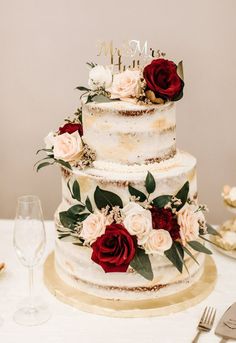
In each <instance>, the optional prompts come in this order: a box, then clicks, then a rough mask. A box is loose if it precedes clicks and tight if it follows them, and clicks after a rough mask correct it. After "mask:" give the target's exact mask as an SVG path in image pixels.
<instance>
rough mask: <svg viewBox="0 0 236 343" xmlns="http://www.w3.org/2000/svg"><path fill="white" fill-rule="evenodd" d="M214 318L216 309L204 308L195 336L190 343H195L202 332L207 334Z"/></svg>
mask: <svg viewBox="0 0 236 343" xmlns="http://www.w3.org/2000/svg"><path fill="white" fill-rule="evenodd" d="M215 316H216V309H215V308H214V307H206V308H205V310H204V312H203V314H202V317H201V319H200V321H199V323H198V326H197V330H198V332H197V334H196V336H195V337H194V339H193V341H192V343H197V342H198V339H199V336H200V335H201V333H202V332H209V331H210V330H211V328H212V326H213V323H214V320H215Z"/></svg>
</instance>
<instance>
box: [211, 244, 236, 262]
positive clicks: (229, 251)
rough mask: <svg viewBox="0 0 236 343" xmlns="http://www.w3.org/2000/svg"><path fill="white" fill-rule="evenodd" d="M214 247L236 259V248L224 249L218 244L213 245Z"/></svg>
mask: <svg viewBox="0 0 236 343" xmlns="http://www.w3.org/2000/svg"><path fill="white" fill-rule="evenodd" d="M213 247H214V249H216V250H217V251H219V252H220V253H221V254H224V255H226V256H228V257H231V258H234V259H236V250H225V249H222V248H220V247H217V246H216V245H213Z"/></svg>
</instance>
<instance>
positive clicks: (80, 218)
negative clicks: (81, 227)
mask: <svg viewBox="0 0 236 343" xmlns="http://www.w3.org/2000/svg"><path fill="white" fill-rule="evenodd" d="M90 214H91V213H87V212H86V213H80V214H79V215H78V216H77V221H78V222H83V221H84V220H85V219H86V218H87V217H88V216H89V215H90Z"/></svg>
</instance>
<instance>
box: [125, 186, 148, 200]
mask: <svg viewBox="0 0 236 343" xmlns="http://www.w3.org/2000/svg"><path fill="white" fill-rule="evenodd" d="M128 188H129V193H130V194H131V195H133V196H135V197H137V198H138V197H139V201H140V202H143V201H145V200H146V199H147V197H146V195H145V194H144V193H143V192H141V191H139V190H138V189H136V188H134V187H132V186H131V185H129V186H128Z"/></svg>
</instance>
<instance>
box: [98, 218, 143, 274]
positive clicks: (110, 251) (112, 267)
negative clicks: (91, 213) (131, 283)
mask: <svg viewBox="0 0 236 343" xmlns="http://www.w3.org/2000/svg"><path fill="white" fill-rule="evenodd" d="M136 246H137V244H136V239H135V237H134V236H131V235H130V234H129V233H128V231H127V230H126V229H125V228H124V226H122V225H120V224H111V225H108V226H107V227H106V231H105V233H104V234H103V235H102V236H100V237H98V238H97V240H96V241H95V242H94V243H93V244H92V249H93V253H92V257H91V258H92V260H93V261H94V262H96V263H97V264H99V265H100V266H101V267H102V268H103V269H104V271H105V272H106V273H111V272H126V270H127V268H128V266H129V264H130V262H131V261H132V259H133V258H134V255H135V252H136Z"/></svg>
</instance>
